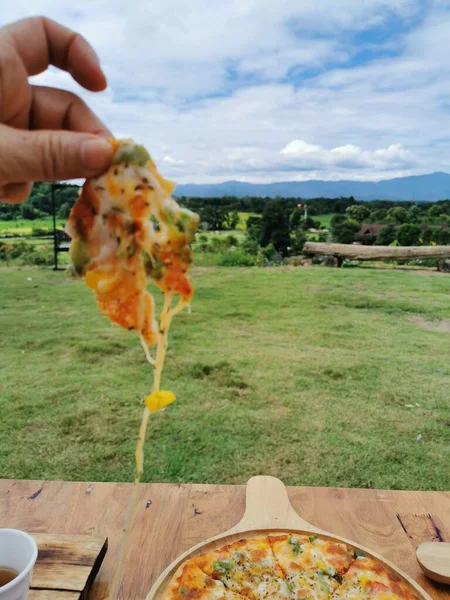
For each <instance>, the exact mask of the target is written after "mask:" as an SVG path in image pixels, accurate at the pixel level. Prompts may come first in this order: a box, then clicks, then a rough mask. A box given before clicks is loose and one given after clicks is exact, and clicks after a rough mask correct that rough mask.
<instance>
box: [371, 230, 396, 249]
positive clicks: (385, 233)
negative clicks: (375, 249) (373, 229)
mask: <svg viewBox="0 0 450 600" xmlns="http://www.w3.org/2000/svg"><path fill="white" fill-rule="evenodd" d="M395 238H396V231H395V227H394V226H393V225H386V227H383V229H382V230H381V231H380V233H379V234H378V236H377V239H376V241H375V243H376V245H377V246H390V245H391V244H392V242H393V241H394V240H395Z"/></svg>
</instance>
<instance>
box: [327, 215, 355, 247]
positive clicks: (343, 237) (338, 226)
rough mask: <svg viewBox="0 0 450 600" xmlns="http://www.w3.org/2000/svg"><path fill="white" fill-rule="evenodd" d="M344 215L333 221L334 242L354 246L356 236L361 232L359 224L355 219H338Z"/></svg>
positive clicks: (334, 218)
mask: <svg viewBox="0 0 450 600" xmlns="http://www.w3.org/2000/svg"><path fill="white" fill-rule="evenodd" d="M341 216H343V215H336V216H335V217H333V219H332V221H331V226H332V234H333V240H334V241H335V242H338V243H340V244H353V242H354V241H355V234H356V232H357V231H358V230H359V228H360V226H359V223H357V222H356V221H354V220H353V219H345V218H344V220H341V219H337V218H336V217H341Z"/></svg>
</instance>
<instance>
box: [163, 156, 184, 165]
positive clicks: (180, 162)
mask: <svg viewBox="0 0 450 600" xmlns="http://www.w3.org/2000/svg"><path fill="white" fill-rule="evenodd" d="M162 160H163V162H164V163H166V164H167V165H184V160H179V159H176V158H172V157H171V156H165V157H164V158H163V159H162Z"/></svg>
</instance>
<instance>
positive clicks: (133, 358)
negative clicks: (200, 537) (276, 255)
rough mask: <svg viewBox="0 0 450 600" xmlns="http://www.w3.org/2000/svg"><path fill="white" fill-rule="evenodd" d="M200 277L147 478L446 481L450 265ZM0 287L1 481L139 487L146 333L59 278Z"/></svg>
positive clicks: (152, 433) (444, 485)
mask: <svg viewBox="0 0 450 600" xmlns="http://www.w3.org/2000/svg"><path fill="white" fill-rule="evenodd" d="M193 277H194V281H195V285H196V287H197V293H196V297H195V301H194V303H193V312H192V314H191V315H188V314H185V313H183V314H181V315H180V316H179V317H177V319H176V321H174V323H173V327H172V330H171V338H170V345H169V350H168V360H167V364H166V369H165V372H164V377H163V384H164V388H165V389H171V390H173V391H174V392H175V393H176V394H177V402H175V404H173V405H172V406H170V407H168V408H167V410H165V411H163V412H161V413H158V414H156V415H154V416H152V418H151V421H150V427H149V435H148V442H147V445H146V467H145V475H144V480H145V481H172V482H178V481H193V482H227V483H243V482H245V480H246V479H247V478H248V477H250V476H252V475H255V474H258V473H265V474H272V475H275V476H278V477H280V478H282V479H283V480H284V481H285V482H286V483H287V484H304V485H333V486H358V487H377V488H403V489H414V488H416V489H433V490H437V489H440V490H448V489H450V469H449V468H448V465H449V464H450V443H449V442H450V403H449V397H448V394H449V389H450V366H449V365H450V363H449V347H450V333H449V332H448V331H445V328H444V331H434V330H433V329H430V330H428V329H424V328H423V323H430V327H431V328H433V323H434V322H438V321H440V322H441V325H442V323H444V324H445V323H447V321H445V319H449V317H450V298H449V292H450V277H448V276H445V275H438V274H436V273H423V272H409V271H405V272H399V271H378V270H370V269H357V268H355V269H348V270H347V269H339V270H338V269H325V268H319V267H317V268H297V269H295V268H287V267H286V268H285V267H283V268H278V269H257V268H254V269H245V268H241V269H238V268H221V269H219V268H202V267H197V268H196V269H195V270H194V273H193ZM0 282H1V283H0V286H1V294H0V330H1V332H2V344H1V351H0V373H1V377H0V415H1V427H0V473H1V476H2V477H18V478H47V479H59V478H61V479H72V480H76V479H78V480H88V481H93V480H114V481H130V480H131V479H132V475H133V453H134V447H135V441H136V433H137V429H138V425H139V422H140V417H141V411H142V399H143V398H144V397H145V396H146V395H147V394H148V393H149V391H150V388H151V372H150V369H149V366H148V364H147V363H146V362H145V360H144V358H143V353H142V350H141V348H140V345H139V343H138V341H137V339H136V337H135V336H134V335H133V334H132V333H130V332H127V331H124V330H122V329H120V328H118V327H115V326H113V325H111V324H110V323H109V322H108V321H107V320H106V318H104V317H102V316H101V315H100V314H99V313H98V311H97V309H96V306H95V302H94V299H93V296H92V294H91V292H90V290H89V289H87V288H86V287H85V286H84V285H83V283H82V282H79V281H72V280H70V279H67V278H66V276H65V274H64V273H53V272H52V271H50V270H39V269H22V270H17V269H2V270H0ZM157 300H158V304H159V305H160V297H159V296H158V298H157ZM412 319H416V321H417V320H418V319H420V322H414V321H413V320H412ZM448 323H450V321H448ZM419 325H421V326H419ZM418 436H421V437H420V438H419V439H417V438H418Z"/></svg>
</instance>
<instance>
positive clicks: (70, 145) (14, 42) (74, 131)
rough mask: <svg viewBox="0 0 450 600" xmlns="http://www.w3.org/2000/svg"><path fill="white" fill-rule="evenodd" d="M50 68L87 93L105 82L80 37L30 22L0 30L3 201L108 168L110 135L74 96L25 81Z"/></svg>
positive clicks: (43, 21)
mask: <svg viewBox="0 0 450 600" xmlns="http://www.w3.org/2000/svg"><path fill="white" fill-rule="evenodd" d="M50 64H51V65H54V66H56V67H59V68H60V69H64V70H65V71H67V72H69V73H70V74H71V75H72V77H73V78H74V79H75V81H77V82H78V83H79V84H80V85H82V86H83V87H84V88H86V89H87V90H90V91H93V92H99V91H101V90H104V89H105V87H106V78H105V75H104V73H103V71H102V69H101V67H100V64H99V61H98V58H97V55H96V54H95V52H94V50H93V49H92V47H91V46H90V45H89V44H88V42H87V41H86V40H85V39H84V38H83V37H82V36H81V35H79V34H77V33H74V32H73V31H70V30H69V29H66V28H65V27H63V26H62V25H59V24H58V23H55V22H54V21H51V20H50V19H46V18H45V17H33V18H30V19H24V20H22V21H18V22H16V23H13V24H11V25H8V26H6V27H3V28H1V29H0V200H1V201H6V202H22V201H23V200H25V199H26V198H27V197H28V195H29V193H30V191H31V187H32V185H33V181H56V180H61V179H77V178H85V177H91V176H93V175H97V174H99V173H101V172H102V171H104V170H105V169H107V168H108V166H109V164H110V162H111V158H112V153H113V149H112V147H111V145H110V144H109V143H108V142H107V141H106V139H105V137H112V135H111V133H110V132H109V131H108V129H107V128H106V127H105V125H104V124H103V123H102V122H101V121H100V119H99V118H98V117H97V116H96V115H95V114H94V113H93V112H92V111H91V110H90V109H89V108H88V106H87V105H86V104H85V103H84V102H83V100H81V98H79V97H78V96H77V95H76V94H72V93H71V92H67V91H65V90H60V89H56V88H50V87H42V86H37V85H30V83H29V82H28V77H29V76H31V75H37V74H38V73H42V72H43V71H45V70H46V69H47V68H48V66H49V65H50Z"/></svg>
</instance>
